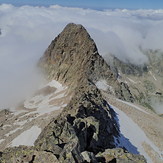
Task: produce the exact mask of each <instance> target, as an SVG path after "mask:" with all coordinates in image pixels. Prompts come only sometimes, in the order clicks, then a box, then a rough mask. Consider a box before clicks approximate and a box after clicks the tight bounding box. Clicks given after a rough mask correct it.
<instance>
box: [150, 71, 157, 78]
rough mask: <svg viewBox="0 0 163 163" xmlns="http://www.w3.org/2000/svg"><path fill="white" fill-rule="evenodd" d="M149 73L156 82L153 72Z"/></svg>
mask: <svg viewBox="0 0 163 163" xmlns="http://www.w3.org/2000/svg"><path fill="white" fill-rule="evenodd" d="M149 73H150V74H151V76H152V77H153V79H154V80H157V79H156V77H155V76H154V75H153V73H152V72H151V71H149Z"/></svg>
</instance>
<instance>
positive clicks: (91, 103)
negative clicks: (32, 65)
mask: <svg viewBox="0 0 163 163" xmlns="http://www.w3.org/2000/svg"><path fill="white" fill-rule="evenodd" d="M39 66H40V67H41V68H42V69H43V70H44V73H45V74H46V75H47V77H48V80H49V82H50V83H49V84H48V85H46V86H44V87H43V88H42V89H40V90H39V91H38V92H37V93H36V94H35V95H34V97H32V98H31V99H29V100H26V101H25V102H23V103H22V107H23V108H20V110H21V111H22V110H24V111H25V113H24V112H23V113H22V112H18V108H15V109H14V112H15V114H16V115H15V116H14V115H13V114H12V113H7V114H8V115H9V116H6V120H8V121H10V120H11V119H12V121H11V122H10V123H13V122H15V121H16V120H18V121H20V118H22V116H23V117H26V120H27V119H28V116H29V117H30V116H32V117H30V118H33V119H32V123H30V124H27V123H26V122H24V123H25V124H26V125H27V128H26V130H25V128H24V130H23V132H22V131H21V133H19V134H18V135H15V136H14V135H13V133H11V132H10V134H11V135H13V136H14V139H13V138H12V137H11V136H10V139H8V142H9V143H8V142H7V141H6V140H4V141H6V144H5V143H4V146H3V148H4V150H3V151H2V153H1V155H0V161H1V162H35V163H36V162H39V160H40V162H41V161H42V162H45V159H46V162H135V163H136V162H142V163H143V162H146V160H145V158H144V157H143V156H141V155H139V151H138V150H137V148H136V147H134V145H133V144H132V142H130V141H129V140H128V139H127V138H126V137H125V136H124V135H123V138H124V139H125V142H127V146H128V147H131V148H134V149H135V153H134V154H131V153H128V152H127V151H126V149H127V146H123V145H117V139H118V138H119V137H121V136H122V133H121V130H120V124H119V122H118V120H117V119H118V117H117V114H116V112H115V111H114V110H113V108H112V107H110V105H109V102H107V99H106V98H105V97H104V94H103V92H104V93H107V95H111V96H114V97H118V98H121V99H123V100H125V99H126V97H127V99H128V100H129V101H133V97H132V95H131V93H130V90H129V88H128V86H127V85H126V84H125V83H120V82H118V80H117V79H116V76H115V75H114V74H113V72H112V71H111V69H110V67H109V66H108V65H107V63H106V62H105V61H104V59H103V58H102V57H101V56H100V55H99V54H98V51H97V48H96V45H95V43H94V41H93V40H92V39H91V38H90V36H89V34H88V33H87V31H86V30H85V28H84V27H83V26H81V25H76V24H72V23H71V24H68V25H67V26H66V27H65V29H64V30H63V32H62V33H61V34H60V35H58V37H57V38H56V39H54V40H53V41H52V43H51V44H50V46H49V47H48V49H47V50H46V51H45V54H44V56H43V57H42V58H41V59H40V61H39ZM105 86H107V89H106V90H105ZM101 88H104V90H101ZM56 111H57V112H56ZM6 120H4V124H5V123H6ZM46 120H47V121H46ZM41 122H42V123H43V124H42V126H39V125H40V123H41ZM47 123H48V124H47ZM22 126H24V125H22ZM38 126H39V127H38ZM33 127H34V128H33ZM38 128H41V134H40V135H39V137H38V138H37V140H36V138H35V139H34V138H33V137H32V140H33V141H32V142H30V143H29V142H27V144H26V141H25V142H24V143H22V144H21V140H22V137H23V136H22V135H25V136H27V137H28V136H29V137H28V139H29V138H30V134H31V132H32V133H33V130H34V129H37V131H36V132H37V134H39V133H40V130H39V129H38ZM16 132H17V131H16ZM37 134H36V136H38V135H37ZM2 135H3V138H4V139H5V138H6V137H5V135H4V134H3V133H2ZM35 140H36V141H35ZM2 143H3V142H2ZM28 143H29V144H28ZM10 144H12V145H11V146H13V147H14V146H19V145H26V146H19V147H14V148H6V147H8V146H10ZM15 144H16V145H15ZM11 146H10V147H11ZM28 146H33V147H28ZM117 147H119V148H118V149H117Z"/></svg>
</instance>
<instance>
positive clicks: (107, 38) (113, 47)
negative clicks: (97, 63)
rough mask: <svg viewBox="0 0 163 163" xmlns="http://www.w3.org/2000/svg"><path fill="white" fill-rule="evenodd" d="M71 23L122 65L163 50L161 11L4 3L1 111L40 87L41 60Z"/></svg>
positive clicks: (0, 42)
mask: <svg viewBox="0 0 163 163" xmlns="http://www.w3.org/2000/svg"><path fill="white" fill-rule="evenodd" d="M70 22H74V23H77V24H82V25H84V26H85V27H86V29H87V30H88V32H89V33H90V35H91V36H92V38H93V39H94V40H95V42H96V44H97V47H98V49H99V52H100V54H101V55H103V56H104V58H107V55H108V54H114V55H115V56H117V57H118V58H119V59H121V60H124V61H126V60H129V61H131V62H133V63H136V64H141V63H144V62H146V57H145V56H144V54H143V53H142V52H141V50H140V48H142V49H161V50H163V46H162V42H163V30H162V29H163V10H118V9H117V10H105V11H96V10H91V9H82V8H68V7H61V6H50V7H32V6H21V7H15V6H12V5H6V4H2V5H0V29H1V35H0V108H3V107H8V106H9V105H11V104H13V103H14V102H17V101H18V99H20V97H22V98H23V97H24V96H26V95H27V92H28V93H29V92H30V91H31V90H33V88H34V87H36V86H37V85H38V83H39V81H40V75H39V73H38V72H37V69H36V68H35V65H36V63H37V61H38V60H39V58H40V57H41V56H42V55H43V53H44V51H45V49H46V48H47V47H48V45H49V44H50V42H51V40H52V39H54V38H55V37H56V36H57V35H58V33H59V32H61V31H62V29H63V28H64V26H65V25H66V24H67V23H70ZM27 90H28V91H27Z"/></svg>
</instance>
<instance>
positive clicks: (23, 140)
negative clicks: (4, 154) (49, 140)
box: [10, 126, 41, 147]
mask: <svg viewBox="0 0 163 163" xmlns="http://www.w3.org/2000/svg"><path fill="white" fill-rule="evenodd" d="M40 133H41V128H39V127H38V126H33V127H31V128H30V129H28V130H26V131H24V132H23V133H21V134H20V135H19V136H18V137H16V138H15V139H14V140H13V141H12V142H11V144H10V147H14V146H19V145H26V146H34V142H35V141H36V139H37V138H38V136H39V135H40Z"/></svg>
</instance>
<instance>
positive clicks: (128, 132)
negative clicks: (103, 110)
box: [112, 106, 163, 163]
mask: <svg viewBox="0 0 163 163" xmlns="http://www.w3.org/2000/svg"><path fill="white" fill-rule="evenodd" d="M112 108H113V109H114V111H115V112H116V113H117V114H118V123H119V124H120V132H121V133H122V134H123V135H124V136H125V137H126V138H127V139H128V140H129V141H130V142H131V143H132V144H133V145H134V146H135V147H136V148H137V150H138V152H140V154H142V155H144V157H145V158H146V159H147V162H149V163H152V160H151V158H150V156H149V155H148V154H147V153H146V151H145V150H144V148H143V143H144V142H145V143H146V144H148V145H150V146H151V148H152V149H153V150H154V151H155V152H156V153H158V155H159V157H160V159H162V160H163V158H162V151H160V150H159V148H158V147H157V146H156V145H155V144H154V143H153V142H152V141H151V140H150V139H149V138H148V137H147V136H146V134H145V133H144V131H143V130H142V129H141V128H140V127H139V126H138V125H137V124H136V123H135V122H134V121H133V120H132V119H131V118H129V117H128V116H127V115H126V114H125V113H124V112H122V111H121V110H119V109H118V108H116V107H114V106H112ZM118 140H119V146H124V147H125V148H126V149H127V150H128V151H129V152H132V151H133V150H132V149H131V148H130V146H128V144H126V143H125V141H123V140H124V139H123V138H121V137H120V138H118ZM117 142H118V141H117Z"/></svg>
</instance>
